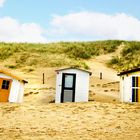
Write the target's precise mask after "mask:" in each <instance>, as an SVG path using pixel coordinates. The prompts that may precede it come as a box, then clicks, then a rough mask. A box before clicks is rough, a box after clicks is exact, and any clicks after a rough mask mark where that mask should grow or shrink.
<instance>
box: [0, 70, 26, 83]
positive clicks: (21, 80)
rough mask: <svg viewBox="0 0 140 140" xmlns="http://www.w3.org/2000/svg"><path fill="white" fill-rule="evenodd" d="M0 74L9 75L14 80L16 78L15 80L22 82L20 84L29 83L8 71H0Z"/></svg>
mask: <svg viewBox="0 0 140 140" xmlns="http://www.w3.org/2000/svg"><path fill="white" fill-rule="evenodd" d="M0 73H3V74H5V75H8V76H10V77H12V78H14V79H16V80H18V81H20V82H23V83H28V81H26V80H24V79H22V78H20V77H18V76H16V75H14V74H12V73H10V72H8V71H6V70H0Z"/></svg>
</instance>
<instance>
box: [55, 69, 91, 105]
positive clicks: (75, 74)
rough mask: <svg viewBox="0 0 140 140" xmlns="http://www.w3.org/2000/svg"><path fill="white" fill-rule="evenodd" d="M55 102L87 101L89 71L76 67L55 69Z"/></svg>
mask: <svg viewBox="0 0 140 140" xmlns="http://www.w3.org/2000/svg"><path fill="white" fill-rule="evenodd" d="M56 73H57V76H56V98H55V102H56V103H63V102H87V101H88V94H89V76H90V75H91V74H92V73H91V72H89V71H87V70H83V69H78V68H64V69H58V70H56Z"/></svg>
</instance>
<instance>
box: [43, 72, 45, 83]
mask: <svg viewBox="0 0 140 140" xmlns="http://www.w3.org/2000/svg"><path fill="white" fill-rule="evenodd" d="M44 77H45V74H44V73H43V84H45V78H44Z"/></svg>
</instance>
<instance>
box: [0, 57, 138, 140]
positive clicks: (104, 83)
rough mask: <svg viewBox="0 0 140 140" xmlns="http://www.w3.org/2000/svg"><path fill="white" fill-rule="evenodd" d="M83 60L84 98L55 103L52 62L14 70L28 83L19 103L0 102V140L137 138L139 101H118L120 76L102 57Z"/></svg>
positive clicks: (128, 139) (124, 139)
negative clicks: (87, 92)
mask: <svg viewBox="0 0 140 140" xmlns="http://www.w3.org/2000/svg"><path fill="white" fill-rule="evenodd" d="M88 64H89V65H90V66H91V71H92V72H93V75H92V76H91V79H90V96H89V102H88V103H64V104H55V103H54V98H55V71H54V70H55V69H56V68H36V70H35V71H33V72H31V73H23V72H20V71H16V72H17V74H19V75H22V77H24V78H25V79H27V80H28V81H29V84H28V85H27V86H26V89H25V97H24V103H22V104H10V103H4V104H2V103H1V104H0V116H1V117H0V140H80V139H81V140H92V139H93V140H94V139H95V140H116V139H117V140H120V139H121V140H139V139H140V131H139V129H140V105H139V104H122V103H120V102H119V82H118V81H119V78H118V77H117V76H116V71H114V70H112V69H110V68H106V66H105V65H104V63H103V61H101V59H99V58H96V59H91V60H89V61H88ZM99 72H102V73H103V79H102V80H100V78H99ZM42 73H45V84H42Z"/></svg>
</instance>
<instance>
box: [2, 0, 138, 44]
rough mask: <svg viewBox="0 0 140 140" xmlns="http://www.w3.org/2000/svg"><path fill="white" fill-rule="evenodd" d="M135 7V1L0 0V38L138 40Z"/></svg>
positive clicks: (13, 40)
mask: <svg viewBox="0 0 140 140" xmlns="http://www.w3.org/2000/svg"><path fill="white" fill-rule="evenodd" d="M139 8H140V1H139V0H133V1H132V0H123V1H122V0H102V1H99V0H70V1H68V0H0V26H1V27H0V41H12V42H49V41H75V40H76V41H81V40H82V41H86V40H102V39H125V40H140V35H136V34H140V12H139ZM12 32H13V34H12Z"/></svg>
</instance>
